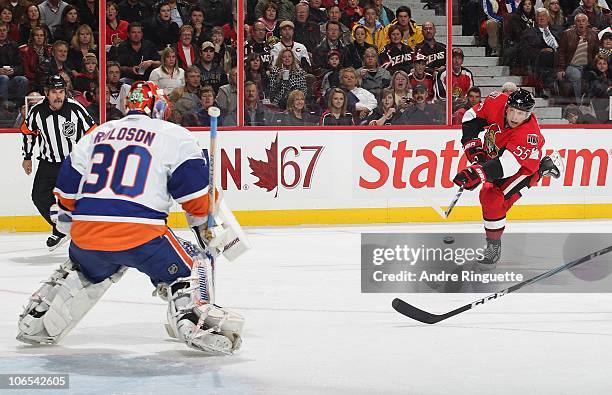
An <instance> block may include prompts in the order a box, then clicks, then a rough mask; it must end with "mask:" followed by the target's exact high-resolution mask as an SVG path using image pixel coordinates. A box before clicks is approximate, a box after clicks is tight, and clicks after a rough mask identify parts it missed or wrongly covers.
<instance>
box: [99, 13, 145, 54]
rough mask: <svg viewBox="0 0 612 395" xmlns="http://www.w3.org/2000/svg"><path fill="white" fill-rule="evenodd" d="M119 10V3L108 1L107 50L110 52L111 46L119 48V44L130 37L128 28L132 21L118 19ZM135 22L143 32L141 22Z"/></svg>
mask: <svg viewBox="0 0 612 395" xmlns="http://www.w3.org/2000/svg"><path fill="white" fill-rule="evenodd" d="M118 10H119V8H118V7H117V4H115V3H113V2H112V1H109V2H108V3H106V40H105V45H106V52H109V51H110V49H111V47H114V48H116V49H117V50H118V46H119V45H120V44H121V43H122V42H125V41H126V40H127V39H128V30H129V26H130V24H131V23H132V22H130V23H128V22H127V21H124V20H121V19H118V16H117V13H118ZM134 23H137V24H138V26H139V28H140V30H141V32H142V24H141V22H140V21H138V22H134ZM141 34H142V33H141ZM141 40H142V38H141Z"/></svg>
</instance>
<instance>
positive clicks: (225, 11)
mask: <svg viewBox="0 0 612 395" xmlns="http://www.w3.org/2000/svg"><path fill="white" fill-rule="evenodd" d="M285 1H286V0H285ZM231 3H232V2H231V1H229V0H198V6H199V7H200V8H201V9H202V10H203V11H204V15H205V16H206V21H207V22H208V23H209V24H211V25H212V26H223V25H225V24H226V23H229V22H231V20H230V18H231V16H232V4H231Z"/></svg>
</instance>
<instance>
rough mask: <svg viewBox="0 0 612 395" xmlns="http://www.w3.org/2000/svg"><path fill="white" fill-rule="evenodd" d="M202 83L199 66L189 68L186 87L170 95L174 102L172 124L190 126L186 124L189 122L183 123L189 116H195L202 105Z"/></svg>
mask: <svg viewBox="0 0 612 395" xmlns="http://www.w3.org/2000/svg"><path fill="white" fill-rule="evenodd" d="M201 81H202V78H201V76H200V69H199V68H198V67H197V66H190V67H188V68H187V70H186V71H185V85H184V86H182V87H180V88H176V89H173V90H172V93H171V94H170V95H168V97H169V98H170V101H171V102H172V114H171V118H170V121H171V122H174V123H177V124H179V125H183V126H190V125H187V124H186V123H187V122H185V123H183V119H184V118H185V117H186V116H187V115H188V114H195V113H196V112H197V111H198V108H199V107H200V106H201V105H202V104H201V103H200V90H201V88H202V87H201ZM186 121H188V120H186ZM195 125H197V123H196V122H193V126H195Z"/></svg>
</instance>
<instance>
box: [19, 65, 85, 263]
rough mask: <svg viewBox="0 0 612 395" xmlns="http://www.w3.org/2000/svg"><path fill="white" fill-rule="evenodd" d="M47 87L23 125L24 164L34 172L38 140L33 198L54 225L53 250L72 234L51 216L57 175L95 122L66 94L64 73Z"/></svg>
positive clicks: (50, 242) (51, 79)
mask: <svg viewBox="0 0 612 395" xmlns="http://www.w3.org/2000/svg"><path fill="white" fill-rule="evenodd" d="M44 89H45V99H44V100H43V101H41V102H40V103H38V104H37V105H35V106H34V107H32V109H31V110H30V111H29V112H28V114H26V119H25V121H24V123H23V124H22V126H21V132H22V133H23V163H22V167H23V170H24V171H25V173H26V174H27V175H30V174H31V173H32V153H33V151H34V145H36V144H37V143H38V157H37V159H38V168H37V170H36V175H35V176H34V183H33V185H32V201H33V202H34V205H35V206H36V208H37V209H38V211H39V212H40V214H41V215H42V216H43V218H44V219H45V221H47V222H48V223H49V225H51V226H52V227H53V233H52V234H51V235H50V236H49V238H48V239H47V247H49V251H53V250H55V249H56V248H57V247H59V246H60V245H61V244H63V243H64V242H65V241H67V240H68V239H69V238H70V237H69V236H68V237H67V236H66V235H65V234H63V233H61V232H59V231H58V230H57V229H56V228H55V224H54V221H52V219H51V207H52V206H54V205H55V204H56V201H55V196H54V195H53V188H55V181H56V179H57V175H58V174H59V171H60V167H61V165H62V162H63V161H64V159H66V158H67V157H68V155H69V154H70V152H71V151H72V147H73V146H74V145H75V144H76V143H77V142H78V141H79V140H80V139H81V137H83V135H84V134H86V133H88V132H89V131H91V130H92V129H93V128H94V127H95V126H96V125H95V123H94V120H93V119H92V118H91V116H90V115H89V114H88V113H87V110H85V108H83V107H82V106H81V105H80V104H79V103H78V102H76V101H75V100H72V99H70V98H68V97H66V91H67V85H66V81H64V79H63V78H62V77H61V76H59V75H51V76H49V78H47V81H46V82H45V88H44ZM54 211H55V210H54Z"/></svg>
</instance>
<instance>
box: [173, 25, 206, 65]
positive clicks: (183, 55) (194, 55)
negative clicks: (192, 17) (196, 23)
mask: <svg viewBox="0 0 612 395" xmlns="http://www.w3.org/2000/svg"><path fill="white" fill-rule="evenodd" d="M172 47H173V48H174V50H175V51H176V56H177V59H178V65H179V67H180V68H182V69H183V70H187V68H188V67H190V66H193V65H194V64H197V63H198V61H199V59H200V51H198V48H197V47H196V46H195V45H193V26H191V25H183V26H181V29H180V33H179V41H178V42H177V43H176V44H174V45H173V46H172Z"/></svg>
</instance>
